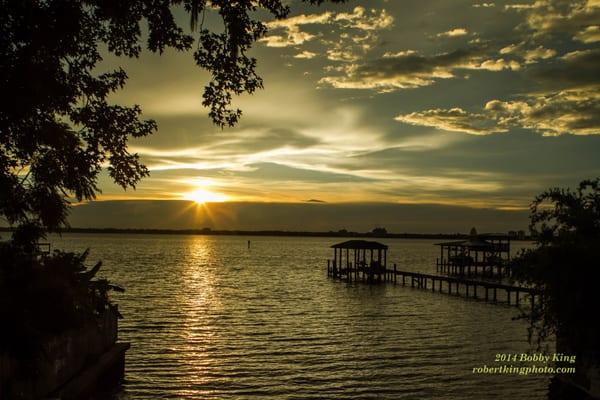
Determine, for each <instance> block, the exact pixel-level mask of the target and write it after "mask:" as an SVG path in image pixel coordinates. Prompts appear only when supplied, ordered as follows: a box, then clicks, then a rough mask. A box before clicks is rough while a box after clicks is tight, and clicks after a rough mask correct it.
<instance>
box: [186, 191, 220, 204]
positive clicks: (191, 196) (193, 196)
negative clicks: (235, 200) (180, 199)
mask: <svg viewBox="0 0 600 400" xmlns="http://www.w3.org/2000/svg"><path fill="white" fill-rule="evenodd" d="M184 199H186V200H192V201H195V202H196V203H198V204H203V203H214V202H222V201H226V200H227V196H226V195H224V194H222V193H215V192H210V191H208V190H205V189H197V190H194V191H193V192H189V193H186V194H185V195H184Z"/></svg>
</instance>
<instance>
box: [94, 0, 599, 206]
mask: <svg viewBox="0 0 600 400" xmlns="http://www.w3.org/2000/svg"><path fill="white" fill-rule="evenodd" d="M361 3H362V4H363V5H364V2H358V1H349V2H347V3H345V4H341V5H331V4H326V5H324V6H322V7H310V6H307V5H305V4H304V5H303V4H300V3H299V2H291V8H292V15H291V17H290V18H289V19H287V20H284V21H276V22H270V23H269V24H268V26H269V28H270V31H269V33H268V36H267V37H265V38H264V40H262V41H260V42H259V43H257V44H256V46H255V47H254V49H253V50H252V51H253V56H255V57H256V58H257V59H258V63H259V64H258V65H259V67H258V69H259V73H260V74H261V76H262V77H263V78H264V83H265V89H264V90H261V91H258V92H257V93H256V94H254V95H252V96H242V97H239V98H236V99H235V105H236V106H239V107H240V108H241V109H242V110H243V111H244V116H243V117H242V120H241V123H240V124H239V126H237V127H235V128H232V129H225V130H220V129H219V128H217V127H214V126H213V125H212V124H211V123H210V121H209V119H208V117H207V112H206V110H205V109H203V108H202V106H201V102H202V87H203V85H205V84H206V83H207V82H208V80H209V79H210V77H209V76H208V75H207V74H206V73H205V72H203V71H201V70H200V69H198V68H197V67H196V66H195V65H194V62H193V59H192V55H191V54H190V53H178V52H175V51H167V52H166V53H165V54H164V55H163V56H159V55H152V54H143V55H142V57H141V58H140V59H139V60H127V59H119V58H116V57H110V56H107V57H106V60H105V66H106V67H107V69H109V68H114V67H116V66H122V67H123V68H124V69H125V70H126V71H127V72H128V75H129V76H130V79H129V81H128V83H127V86H126V87H125V89H124V90H123V91H121V92H118V93H116V94H115V96H114V100H115V101H116V102H120V103H125V104H140V106H141V108H142V109H143V110H144V113H145V114H144V115H145V116H146V117H149V118H154V119H156V121H157V123H158V125H159V131H158V132H157V133H156V134H155V135H153V136H151V137H149V138H143V139H135V140H132V142H131V151H132V152H136V153H139V155H140V157H141V159H142V161H143V162H144V163H145V164H146V165H147V166H148V167H149V169H150V172H151V176H150V177H149V178H146V179H144V180H143V181H142V182H141V183H140V184H139V186H138V187H137V190H136V191H127V192H123V191H121V190H120V189H119V188H118V187H116V186H115V185H113V184H111V183H110V179H108V177H107V176H105V175H103V176H102V177H101V179H100V182H99V185H100V187H101V189H102V190H103V194H102V196H100V197H99V198H100V199H101V200H109V199H188V200H193V201H195V202H196V203H205V202H224V201H250V202H289V203H300V202H306V201H309V200H319V201H325V202H328V203H340V202H388V203H410V204H423V203H435V204H445V205H449V204H456V205H465V206H472V207H479V208H480V207H491V208H496V209H526V208H527V206H528V204H529V202H530V201H531V199H532V197H533V196H534V195H535V194H537V193H539V192H540V191H542V190H544V189H545V188H547V187H550V186H570V185H573V184H575V183H576V182H578V181H580V180H581V179H584V178H591V177H594V176H598V175H600V158H599V157H597V154H598V153H599V152H600V135H599V133H600V120H599V119H598V117H597V115H598V114H600V96H598V93H599V91H600V78H599V75H598V74H597V71H598V70H599V69H600V48H599V46H598V44H599V43H600V39H599V38H598V36H597V34H596V33H597V30H598V29H597V28H598V26H597V21H598V20H600V6H599V5H598V2H597V1H586V0H577V1H573V2H568V4H567V3H565V2H561V6H560V7H559V6H558V5H557V4H558V3H559V2H558V0H542V1H537V2H533V1H524V2H521V3H523V4H524V5H528V6H527V7H525V6H523V7H516V3H514V2H512V1H508V0H506V1H500V0H498V1H494V2H487V1H486V2H485V5H484V3H483V2H478V1H474V0H472V1H471V0H469V1H466V0H465V1H462V0H460V1H458V0H457V1H448V2H423V1H420V0H419V1H417V0H415V1H405V2H404V1H403V2H391V1H383V0H381V1H378V0H377V1H370V2H369V7H368V8H365V7H364V6H361ZM525 3H527V4H525ZM180 17H181V21H180V23H181V25H182V26H187V25H188V22H187V16H186V15H185V14H184V13H182V14H181V16H180ZM210 21H211V16H210V15H207V23H210ZM594 21H595V22H594Z"/></svg>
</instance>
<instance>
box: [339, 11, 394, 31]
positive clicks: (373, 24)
mask: <svg viewBox="0 0 600 400" xmlns="http://www.w3.org/2000/svg"><path fill="white" fill-rule="evenodd" d="M335 21H338V22H342V23H343V24H345V25H346V26H349V27H351V28H356V29H361V30H365V31H373V30H379V29H385V28H389V27H391V26H392V25H393V24H394V18H393V17H392V16H391V15H389V14H388V13H387V11H386V10H385V9H382V10H380V11H379V12H377V10H374V9H372V10H371V11H370V13H369V12H367V10H366V9H365V8H364V7H361V6H358V7H355V8H354V10H352V12H351V13H339V14H337V15H336V16H335Z"/></svg>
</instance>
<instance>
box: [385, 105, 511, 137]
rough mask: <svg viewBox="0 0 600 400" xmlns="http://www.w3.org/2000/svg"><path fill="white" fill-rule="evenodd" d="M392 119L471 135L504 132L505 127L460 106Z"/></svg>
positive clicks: (414, 113)
mask: <svg viewBox="0 0 600 400" xmlns="http://www.w3.org/2000/svg"><path fill="white" fill-rule="evenodd" d="M394 119H395V120H396V121H399V122H404V123H405V124H410V125H419V126H429V127H433V128H436V129H442V130H446V131H451V132H464V133H469V134H472V135H489V134H491V133H494V132H506V129H505V128H500V127H497V126H495V124H494V121H493V120H491V119H490V118H489V117H488V116H487V115H484V114H473V113H468V112H466V111H465V110H463V109H461V108H451V109H449V110H446V109H440V108H435V109H432V110H426V111H421V112H413V113H410V114H404V115H398V116H397V117H396V118H394Z"/></svg>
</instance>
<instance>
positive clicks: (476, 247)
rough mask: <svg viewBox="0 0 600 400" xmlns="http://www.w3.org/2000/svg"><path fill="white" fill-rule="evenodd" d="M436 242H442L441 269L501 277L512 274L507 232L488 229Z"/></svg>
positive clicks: (445, 272) (438, 263) (439, 265)
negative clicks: (462, 237) (464, 237)
mask: <svg viewBox="0 0 600 400" xmlns="http://www.w3.org/2000/svg"><path fill="white" fill-rule="evenodd" d="M436 246H440V257H439V258H438V259H437V271H438V273H443V274H448V275H460V276H464V275H467V276H471V275H484V276H489V277H498V278H501V277H503V276H509V275H510V268H509V266H508V262H509V261H510V237H509V236H508V235H504V234H495V233H486V234H481V235H473V236H471V237H470V238H469V239H466V240H458V241H452V242H443V243H436Z"/></svg>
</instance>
